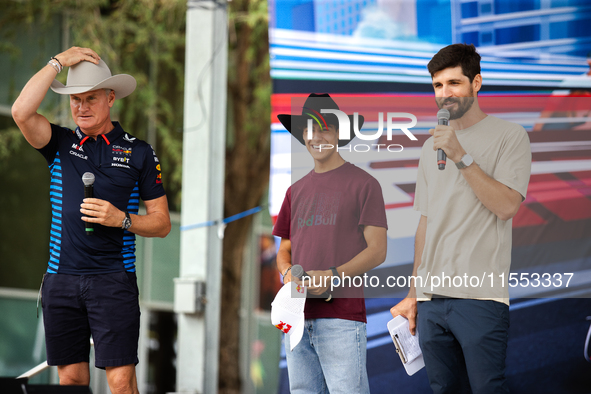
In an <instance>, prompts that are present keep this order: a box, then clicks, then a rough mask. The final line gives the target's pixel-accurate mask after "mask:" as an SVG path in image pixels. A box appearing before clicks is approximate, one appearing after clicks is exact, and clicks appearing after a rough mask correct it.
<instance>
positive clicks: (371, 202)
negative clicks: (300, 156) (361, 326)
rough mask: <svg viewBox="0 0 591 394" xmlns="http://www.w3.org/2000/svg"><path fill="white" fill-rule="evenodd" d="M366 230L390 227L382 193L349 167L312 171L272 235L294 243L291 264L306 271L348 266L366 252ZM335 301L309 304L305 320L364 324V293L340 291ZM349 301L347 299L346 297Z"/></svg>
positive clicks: (291, 195) (292, 193)
mask: <svg viewBox="0 0 591 394" xmlns="http://www.w3.org/2000/svg"><path fill="white" fill-rule="evenodd" d="M363 226H376V227H385V228H388V226H387V222H386V211H385V207H384V198H383V196H382V188H381V187H380V184H379V183H378V181H377V180H376V179H375V178H374V177H372V176H371V175H369V174H368V173H367V172H365V171H363V170H362V169H360V168H358V167H356V166H354V165H353V164H351V163H348V162H347V163H345V164H343V165H342V166H340V167H338V168H336V169H334V170H331V171H328V172H324V173H316V172H315V171H314V170H312V171H310V173H308V174H307V175H306V176H304V177H303V178H302V179H300V180H299V181H297V182H296V183H294V184H293V185H292V186H291V187H290V188H289V189H288V190H287V193H286V195H285V199H284V200H283V205H282V206H281V210H280V211H279V215H278V216H277V222H276V223H275V227H274V228H273V235H276V236H278V237H281V238H287V239H289V240H291V262H292V264H300V265H301V266H302V267H303V268H304V270H305V271H313V270H328V269H329V268H330V267H338V266H340V265H342V264H345V263H346V262H348V261H349V260H351V259H352V258H353V257H355V256H356V255H358V254H359V253H360V252H361V251H363V250H364V249H365V248H366V247H367V243H366V242H365V238H364V236H363ZM333 295H334V298H333V301H331V302H325V301H324V300H323V299H320V298H309V299H308V300H306V307H305V310H304V313H305V317H306V319H317V318H339V319H346V320H355V321H361V322H366V317H365V299H364V298H363V288H362V287H358V288H353V289H346V290H345V289H340V288H337V289H336V291H335V292H334V293H333ZM343 296H346V297H347V298H342V297H343Z"/></svg>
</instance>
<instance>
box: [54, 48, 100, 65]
mask: <svg viewBox="0 0 591 394" xmlns="http://www.w3.org/2000/svg"><path fill="white" fill-rule="evenodd" d="M54 58H55V59H57V60H58V61H59V62H60V63H61V65H62V66H63V67H71V66H73V65H75V64H78V63H80V62H81V61H84V60H86V61H89V62H91V63H94V64H98V62H99V60H100V58H101V57H100V56H99V55H98V54H97V53H96V52H95V51H93V50H92V49H90V48H80V47H71V48H70V49H68V50H66V51H64V52H62V53H60V54H58V55H55V56H54Z"/></svg>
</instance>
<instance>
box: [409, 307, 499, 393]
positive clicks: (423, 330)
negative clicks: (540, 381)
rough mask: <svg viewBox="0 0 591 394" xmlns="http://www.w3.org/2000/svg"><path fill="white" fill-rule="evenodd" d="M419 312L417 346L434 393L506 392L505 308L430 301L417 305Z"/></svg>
mask: <svg viewBox="0 0 591 394" xmlns="http://www.w3.org/2000/svg"><path fill="white" fill-rule="evenodd" d="M418 312H419V315H418V323H417V327H418V330H419V342H420V345H421V350H422V351H423V358H424V360H425V368H426V370H427V376H428V377H429V384H430V386H431V389H432V390H433V393H435V394H444V393H449V394H459V393H470V389H471V390H472V393H474V394H485V393H486V394H488V393H491V394H492V393H495V394H497V393H509V388H508V387H507V381H506V378H505V358H506V356H507V339H508V331H509V307H508V306H507V305H505V304H502V303H500V302H496V301H485V300H465V299H459V298H433V299H432V300H431V301H424V302H419V303H418Z"/></svg>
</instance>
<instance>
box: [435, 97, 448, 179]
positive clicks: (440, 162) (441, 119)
mask: <svg viewBox="0 0 591 394" xmlns="http://www.w3.org/2000/svg"><path fill="white" fill-rule="evenodd" d="M437 124H438V125H442V126H447V125H449V111H448V110H446V109H445V108H442V109H440V110H439V111H437ZM446 160H447V155H446V154H445V152H444V151H443V149H437V168H439V169H440V170H445V161H446Z"/></svg>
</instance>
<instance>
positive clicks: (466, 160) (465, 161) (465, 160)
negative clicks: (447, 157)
mask: <svg viewBox="0 0 591 394" xmlns="http://www.w3.org/2000/svg"><path fill="white" fill-rule="evenodd" d="M472 163H474V159H473V158H472V156H470V155H469V154H467V153H466V154H465V155H464V156H462V158H461V159H460V161H458V162H457V163H456V167H458V170H461V169H462V168H466V167H468V166H469V165H470V164H472Z"/></svg>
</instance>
